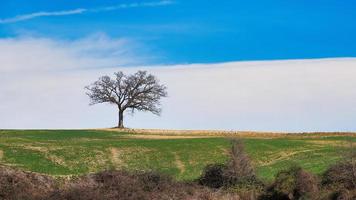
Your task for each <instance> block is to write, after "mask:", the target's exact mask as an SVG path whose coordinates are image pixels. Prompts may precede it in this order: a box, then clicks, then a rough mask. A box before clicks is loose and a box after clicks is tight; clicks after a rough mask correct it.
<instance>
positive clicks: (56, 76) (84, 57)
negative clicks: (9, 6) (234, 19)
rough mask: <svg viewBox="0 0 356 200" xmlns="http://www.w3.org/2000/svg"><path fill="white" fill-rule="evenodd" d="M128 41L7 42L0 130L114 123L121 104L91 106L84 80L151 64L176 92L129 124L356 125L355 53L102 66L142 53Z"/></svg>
mask: <svg viewBox="0 0 356 200" xmlns="http://www.w3.org/2000/svg"><path fill="white" fill-rule="evenodd" d="M126 42H130V41H127V40H125V39H124V40H122V39H112V38H108V37H106V36H100V37H99V36H96V37H94V36H93V37H88V38H85V39H82V40H78V41H72V42H70V41H56V40H51V39H43V38H42V39H41V38H20V39H19V38H15V39H2V40H0V52H1V53H0V63H1V65H0V128H92V127H110V126H114V125H115V124H116V117H117V114H116V111H115V108H114V107H111V106H109V105H96V106H88V103H89V100H88V98H87V97H86V96H85V94H84V89H83V88H84V86H85V85H87V84H89V83H91V82H93V81H95V80H96V79H97V78H98V77H99V76H101V75H104V74H112V73H113V72H114V71H118V70H124V71H125V72H127V73H130V72H134V71H136V70H138V69H146V70H148V71H150V72H151V73H153V74H155V75H157V76H158V77H159V79H160V80H161V82H162V83H164V84H166V85H167V87H168V92H169V97H168V98H166V99H165V100H164V101H163V113H162V116H161V117H156V116H154V115H152V114H149V113H137V114H136V115H135V116H134V117H131V116H127V120H126V125H128V126H129V127H139V128H171V129H228V130H229V129H235V130H265V131H269V130H275V131H350V130H356V125H355V123H354V119H356V101H355V99H356V90H355V86H356V79H355V77H354V76H355V74H356V59H355V58H343V59H316V60H285V61H260V62H231V63H220V64H191V65H176V66H154V67H135V68H132V67H114V68H102V66H106V67H108V66H120V65H124V64H127V63H132V62H135V60H136V59H137V58H140V57H141V56H140V55H135V54H129V55H128V54H126V53H122V52H127V51H133V50H127V49H126V48H127V46H131V45H126V44H125V43H126ZM112 52H117V53H112Z"/></svg>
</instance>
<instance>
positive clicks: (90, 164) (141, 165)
mask: <svg viewBox="0 0 356 200" xmlns="http://www.w3.org/2000/svg"><path fill="white" fill-rule="evenodd" d="M230 137H238V138H240V139H241V140H243V142H244V144H245V149H246V152H247V153H248V155H249V156H250V157H251V159H252V161H253V164H254V166H255V167H256V169H257V174H258V175H259V177H261V178H262V179H264V180H266V181H271V180H272V179H273V177H274V176H275V174H276V173H277V172H278V171H280V170H281V169H286V168H288V167H289V166H291V165H295V164H296V165H299V166H301V167H303V168H304V169H305V170H308V171H310V172H312V173H315V174H321V173H323V172H324V171H325V169H326V168H327V167H328V166H330V165H331V164H334V163H337V162H338V160H340V159H342V156H343V155H344V154H345V153H347V152H349V151H350V148H351V143H355V142H356V136H355V135H353V134H352V133H345V134H338V133H330V134H326V133H325V134H324V133H323V134H262V133H261V134H259V133H253V134H252V133H251V134H249V133H245V134H239V133H236V134H229V135H226V134H213V133H199V132H186V133H184V132H181V133H179V134H170V133H169V131H168V132H167V133H154V132H148V131H147V133H145V132H144V131H143V132H137V133H132V132H130V131H118V130H110V129H109V130H1V131H0V164H1V165H6V166H13V167H15V168H19V169H22V170H26V171H33V172H38V173H43V174H48V175H52V176H54V177H67V176H77V175H82V174H86V173H91V172H98V171H102V170H104V169H127V170H138V171H141V170H144V171H150V170H152V171H158V172H162V173H166V174H169V175H172V176H174V177H175V178H176V179H178V180H183V181H189V180H194V179H196V178H198V177H199V175H200V174H201V172H202V170H203V168H204V167H205V166H206V165H208V164H213V163H223V162H225V161H226V159H227V158H228V153H229V148H230V140H229V138H230Z"/></svg>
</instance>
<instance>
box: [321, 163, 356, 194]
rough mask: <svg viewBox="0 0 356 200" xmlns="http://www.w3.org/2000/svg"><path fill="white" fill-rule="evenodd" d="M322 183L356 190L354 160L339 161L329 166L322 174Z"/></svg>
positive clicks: (355, 166) (355, 164) (355, 165)
mask: <svg viewBox="0 0 356 200" xmlns="http://www.w3.org/2000/svg"><path fill="white" fill-rule="evenodd" d="M323 184H325V185H336V186H339V187H341V188H345V189H349V190H356V162H347V161H344V162H341V163H338V164H335V165H333V166H331V167H329V168H328V169H327V170H326V172H325V173H324V174H323Z"/></svg>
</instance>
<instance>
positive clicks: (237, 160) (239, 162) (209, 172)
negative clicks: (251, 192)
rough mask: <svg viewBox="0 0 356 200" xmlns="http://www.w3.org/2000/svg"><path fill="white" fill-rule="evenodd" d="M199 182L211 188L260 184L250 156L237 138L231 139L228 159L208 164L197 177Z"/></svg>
mask: <svg viewBox="0 0 356 200" xmlns="http://www.w3.org/2000/svg"><path fill="white" fill-rule="evenodd" d="M199 183H200V184H201V185H204V186H208V187H211V188H221V187H225V188H228V187H232V186H237V185H246V186H247V187H248V186H250V185H261V184H262V183H261V182H260V181H258V179H257V177H256V174H255V171H254V168H253V166H252V164H251V161H250V158H249V157H248V156H247V154H246V153H245V151H244V146H243V144H242V142H240V141H239V140H233V141H232V147H231V151H230V159H229V161H228V162H227V164H213V165H208V166H207V167H206V168H205V169H204V170H203V173H202V176H201V177H200V179H199Z"/></svg>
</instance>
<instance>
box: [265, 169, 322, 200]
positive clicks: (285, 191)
mask: <svg viewBox="0 0 356 200" xmlns="http://www.w3.org/2000/svg"><path fill="white" fill-rule="evenodd" d="M318 194H319V181H318V179H317V178H316V177H315V176H314V175H313V174H310V173H308V172H306V171H304V170H303V169H302V168H300V167H296V166H293V167H291V168H290V169H288V170H284V171H281V172H279V173H278V174H277V176H276V178H275V181H274V183H273V184H272V186H271V188H269V198H267V197H265V199H290V200H293V199H316V198H317V197H318Z"/></svg>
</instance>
